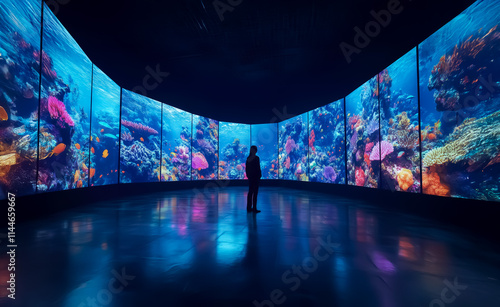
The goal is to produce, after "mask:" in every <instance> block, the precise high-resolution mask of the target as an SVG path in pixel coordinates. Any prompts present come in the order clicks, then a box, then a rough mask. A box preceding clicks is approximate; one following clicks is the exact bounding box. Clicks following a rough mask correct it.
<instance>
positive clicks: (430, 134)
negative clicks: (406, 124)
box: [427, 133, 436, 141]
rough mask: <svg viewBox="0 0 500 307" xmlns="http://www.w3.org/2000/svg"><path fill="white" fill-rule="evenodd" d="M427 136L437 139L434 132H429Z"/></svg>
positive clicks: (430, 138)
mask: <svg viewBox="0 0 500 307" xmlns="http://www.w3.org/2000/svg"><path fill="white" fill-rule="evenodd" d="M427 138H428V139H429V140H431V141H432V140H435V139H436V135H435V134H434V133H429V134H427Z"/></svg>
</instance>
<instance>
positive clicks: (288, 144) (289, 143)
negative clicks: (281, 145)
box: [285, 138, 297, 154]
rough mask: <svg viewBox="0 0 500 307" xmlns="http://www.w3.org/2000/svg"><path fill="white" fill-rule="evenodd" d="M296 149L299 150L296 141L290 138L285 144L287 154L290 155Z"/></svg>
mask: <svg viewBox="0 0 500 307" xmlns="http://www.w3.org/2000/svg"><path fill="white" fill-rule="evenodd" d="M295 148H297V145H296V144H295V141H294V140H293V139H291V138H289V139H288V140H286V144H285V151H286V154H290V152H291V151H292V150H294V149H295Z"/></svg>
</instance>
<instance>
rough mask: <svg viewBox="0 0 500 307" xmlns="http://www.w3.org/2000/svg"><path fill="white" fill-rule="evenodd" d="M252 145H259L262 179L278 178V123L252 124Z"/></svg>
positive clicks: (258, 153) (258, 152)
mask: <svg viewBox="0 0 500 307" xmlns="http://www.w3.org/2000/svg"><path fill="white" fill-rule="evenodd" d="M251 130H252V145H255V146H257V155H258V156H259V158H260V168H261V170H262V179H278V169H279V163H278V124H259V125H252V129H251Z"/></svg>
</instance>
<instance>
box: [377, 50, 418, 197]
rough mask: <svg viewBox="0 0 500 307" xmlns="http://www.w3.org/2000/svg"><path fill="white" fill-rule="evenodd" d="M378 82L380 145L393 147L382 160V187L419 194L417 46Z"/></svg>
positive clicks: (380, 75)
mask: <svg viewBox="0 0 500 307" xmlns="http://www.w3.org/2000/svg"><path fill="white" fill-rule="evenodd" d="M378 82H379V99H380V127H381V131H380V135H381V137H382V142H381V145H382V146H384V147H385V146H386V145H384V144H386V143H387V144H390V146H392V152H391V153H389V154H387V155H385V156H384V158H383V159H382V165H381V167H382V170H381V171H382V174H381V182H380V186H381V188H382V189H387V190H391V191H405V192H414V193H420V138H419V122H418V81H417V50H416V48H414V49H412V50H411V51H410V52H408V53H407V54H406V55H404V56H403V57H401V58H400V59H399V60H397V61H396V62H394V63H393V64H392V65H391V66H389V67H388V68H387V69H385V70H383V71H382V72H381V73H380V74H379V75H378ZM387 146H388V147H390V146H389V145H387Z"/></svg>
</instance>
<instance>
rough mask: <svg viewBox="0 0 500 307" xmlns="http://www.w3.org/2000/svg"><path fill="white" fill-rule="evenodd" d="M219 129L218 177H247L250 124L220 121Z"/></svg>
mask: <svg viewBox="0 0 500 307" xmlns="http://www.w3.org/2000/svg"><path fill="white" fill-rule="evenodd" d="M219 131H220V135H219V179H221V180H222V179H225V180H226V179H231V180H232V179H247V176H246V173H245V163H246V161H247V157H248V155H249V153H250V125H245V124H236V123H226V122H220V125H219Z"/></svg>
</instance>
